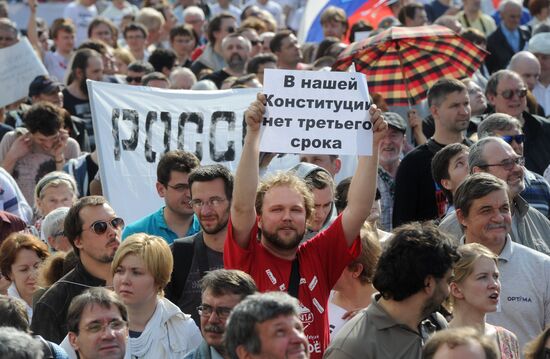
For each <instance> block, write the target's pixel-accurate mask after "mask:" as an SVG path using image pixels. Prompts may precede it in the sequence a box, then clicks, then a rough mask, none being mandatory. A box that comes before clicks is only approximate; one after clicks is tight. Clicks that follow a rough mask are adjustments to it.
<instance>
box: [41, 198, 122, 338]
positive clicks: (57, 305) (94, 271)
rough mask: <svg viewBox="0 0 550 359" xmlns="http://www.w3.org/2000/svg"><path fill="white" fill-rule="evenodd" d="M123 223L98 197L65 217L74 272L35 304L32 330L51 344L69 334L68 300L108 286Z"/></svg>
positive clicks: (80, 203) (82, 202)
mask: <svg viewBox="0 0 550 359" xmlns="http://www.w3.org/2000/svg"><path fill="white" fill-rule="evenodd" d="M122 228H124V220H123V219H122V218H119V217H117V216H116V214H115V211H114V210H113V208H112V207H111V206H110V205H109V203H107V200H105V198H103V197H101V196H90V197H83V198H81V199H79V200H78V201H76V203H75V204H74V205H73V206H72V207H71V209H70V210H69V212H68V213H67V216H66V217H65V228H64V232H65V236H66V237H67V239H68V240H69V242H71V245H72V247H73V250H74V252H75V254H76V256H77V257H78V260H77V262H76V265H75V268H74V269H73V270H72V271H70V272H69V273H67V274H66V275H65V276H64V277H63V278H61V279H60V280H59V281H57V282H56V283H55V284H54V285H52V286H51V287H50V289H48V291H47V292H46V293H44V295H43V296H42V297H41V298H40V300H39V301H38V302H37V303H35V304H34V313H33V317H32V323H31V329H32V331H33V332H34V333H35V334H38V335H41V336H42V337H44V338H45V339H47V340H50V341H52V342H54V343H61V341H62V340H63V338H64V337H65V335H67V333H68V327H67V320H66V318H67V311H68V309H69V304H70V303H71V300H72V299H73V298H74V297H76V296H77V295H79V294H80V293H82V292H83V291H84V290H85V289H86V288H90V287H103V286H106V285H111V282H112V276H111V262H112V261H113V258H114V256H115V252H116V250H117V249H118V246H119V245H120V235H121V232H122Z"/></svg>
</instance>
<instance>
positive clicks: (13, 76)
mask: <svg viewBox="0 0 550 359" xmlns="http://www.w3.org/2000/svg"><path fill="white" fill-rule="evenodd" d="M47 74H48V71H47V70H46V68H45V67H44V65H43V64H42V62H41V61H40V59H39V58H38V56H37V55H36V53H35V52H34V50H33V48H32V46H31V44H30V43H29V40H27V38H26V37H23V38H21V40H19V42H18V43H17V44H15V45H12V46H9V47H5V48H3V49H0V84H2V87H3V88H4V91H1V92H0V107H2V106H6V105H9V104H10V103H14V102H15V101H18V100H21V99H22V98H25V97H27V96H28V94H29V85H30V84H31V82H32V80H34V78H35V77H36V76H39V75H47Z"/></svg>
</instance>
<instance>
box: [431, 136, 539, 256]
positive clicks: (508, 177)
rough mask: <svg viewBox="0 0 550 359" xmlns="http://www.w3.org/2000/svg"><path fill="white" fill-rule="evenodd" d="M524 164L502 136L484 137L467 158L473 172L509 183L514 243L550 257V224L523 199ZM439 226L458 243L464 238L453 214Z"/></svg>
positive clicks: (473, 147) (512, 238) (511, 236)
mask: <svg viewBox="0 0 550 359" xmlns="http://www.w3.org/2000/svg"><path fill="white" fill-rule="evenodd" d="M524 165H525V159H524V158H523V157H522V156H520V155H518V154H517V153H516V152H515V151H514V149H513V148H512V146H510V145H509V144H508V143H507V142H506V141H504V140H503V139H502V138H499V137H485V138H482V139H481V140H479V141H478V142H476V143H475V144H474V145H473V146H472V147H471V148H470V154H469V155H468V166H469V167H470V173H477V172H486V173H489V174H492V175H493V176H495V177H497V178H500V179H501V180H503V181H504V182H506V183H507V184H508V193H509V196H510V198H511V200H512V201H511V206H512V208H513V209H512V214H513V215H512V230H511V231H510V238H511V240H513V241H514V242H516V243H520V244H523V245H524V246H527V247H529V248H532V249H534V250H537V251H539V252H542V253H545V254H550V221H549V220H548V219H547V218H546V217H545V216H544V215H543V214H542V213H540V212H539V211H537V210H536V209H535V208H533V207H531V206H530V205H529V203H527V201H525V199H523V197H521V196H520V193H521V192H523V190H525V171H524V167H523V166H524ZM455 204H456V203H455ZM439 227H440V228H441V230H443V231H445V232H447V233H449V234H451V235H452V236H453V237H454V238H455V240H457V241H458V240H459V239H460V237H462V233H463V227H462V226H460V224H459V220H458V219H457V217H456V216H454V215H452V214H449V215H448V216H447V217H446V218H445V219H444V220H443V221H442V222H441V224H440V225H439Z"/></svg>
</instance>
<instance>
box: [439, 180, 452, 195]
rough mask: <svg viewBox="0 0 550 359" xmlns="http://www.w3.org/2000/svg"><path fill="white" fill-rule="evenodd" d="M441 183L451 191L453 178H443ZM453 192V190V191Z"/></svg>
mask: <svg viewBox="0 0 550 359" xmlns="http://www.w3.org/2000/svg"><path fill="white" fill-rule="evenodd" d="M441 185H442V186H443V188H445V189H446V190H447V191H451V180H449V179H445V178H443V179H442V180H441ZM451 192H452V191H451Z"/></svg>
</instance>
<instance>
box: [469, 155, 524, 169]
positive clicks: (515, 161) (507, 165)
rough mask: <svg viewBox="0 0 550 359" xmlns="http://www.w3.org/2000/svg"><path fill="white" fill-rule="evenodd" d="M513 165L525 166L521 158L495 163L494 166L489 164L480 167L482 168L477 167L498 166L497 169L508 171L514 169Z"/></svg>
mask: <svg viewBox="0 0 550 359" xmlns="http://www.w3.org/2000/svg"><path fill="white" fill-rule="evenodd" d="M515 165H518V166H523V165H525V158H523V157H516V158H509V159H507V160H503V161H502V162H500V163H495V164H491V165H482V166H479V167H496V166H499V167H502V168H504V169H505V170H506V171H510V170H511V169H512V168H514V166H515Z"/></svg>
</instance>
